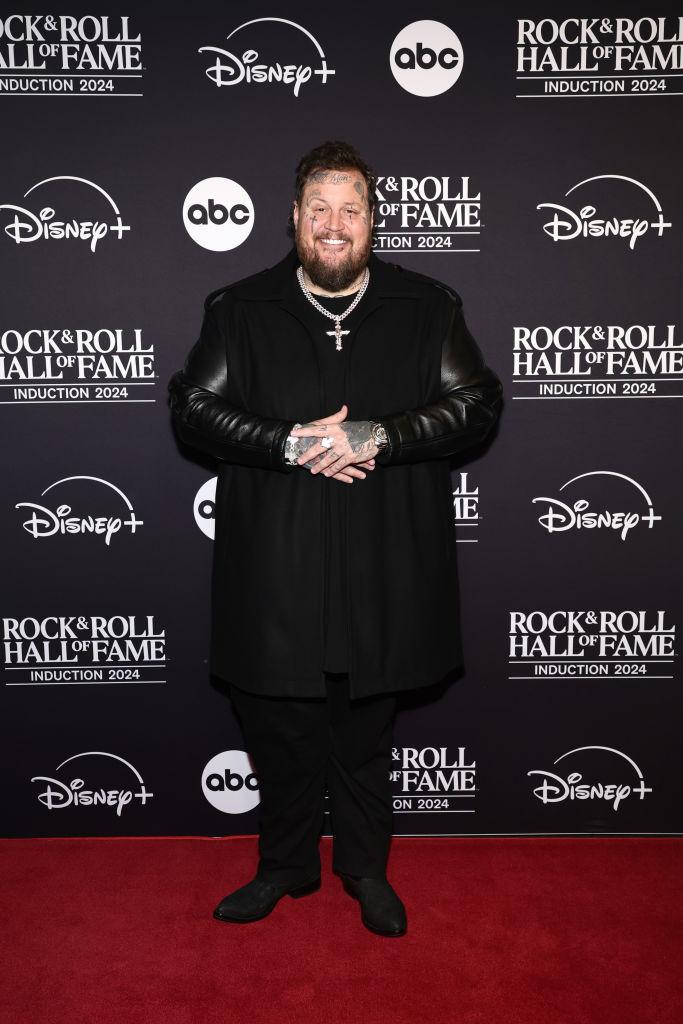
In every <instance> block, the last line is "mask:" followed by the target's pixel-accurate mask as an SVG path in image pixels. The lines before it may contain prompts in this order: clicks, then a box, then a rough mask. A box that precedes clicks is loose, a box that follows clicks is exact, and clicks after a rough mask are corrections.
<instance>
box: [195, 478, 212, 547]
mask: <svg viewBox="0 0 683 1024" xmlns="http://www.w3.org/2000/svg"><path fill="white" fill-rule="evenodd" d="M216 484H217V480H216V477H215V476H213V477H211V479H210V480H207V481H206V483H203V484H202V486H201V487H200V488H199V490H198V491H197V493H196V494H195V498H194V506H193V512H194V521H195V523H196V524H197V526H198V527H199V529H200V530H201V531H202V533H203V534H205V535H206V536H207V537H208V538H209V540H215V539H216Z"/></svg>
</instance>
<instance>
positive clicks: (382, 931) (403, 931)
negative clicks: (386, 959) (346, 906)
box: [342, 878, 408, 939]
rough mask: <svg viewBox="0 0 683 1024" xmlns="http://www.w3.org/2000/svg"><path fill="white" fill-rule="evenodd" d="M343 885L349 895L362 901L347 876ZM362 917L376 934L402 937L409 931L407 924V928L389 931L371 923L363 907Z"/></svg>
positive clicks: (368, 927)
mask: <svg viewBox="0 0 683 1024" xmlns="http://www.w3.org/2000/svg"><path fill="white" fill-rule="evenodd" d="M342 885H343V886H344V889H345V890H346V892H347V893H348V894H349V896H352V897H353V898H354V900H357V901H358V903H360V897H359V896H357V895H356V893H355V892H354V891H353V889H351V887H350V886H349V885H348V884H347V881H346V879H345V878H343V879H342ZM361 907H362V904H361ZM360 919H361V922H362V924H363V925H364V926H365V927H366V928H367V929H368V931H371V932H374V933H375V935H384V936H385V937H386V938H388V939H398V938H400V937H401V935H405V934H406V932H407V931H408V928H407V926H406V927H405V928H401V929H400V931H387V930H386V929H384V928H375V926H374V925H372V924H370V922H369V921H368V920H367V919H366V918H365V917H364V916H363V911H362V909H361V915H360Z"/></svg>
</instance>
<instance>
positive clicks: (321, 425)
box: [292, 404, 379, 483]
mask: <svg viewBox="0 0 683 1024" xmlns="http://www.w3.org/2000/svg"><path fill="white" fill-rule="evenodd" d="M348 411H349V410H348V406H347V405H345V404H344V405H342V407H341V409H340V410H339V411H338V412H336V413H333V414H332V415H331V416H325V417H323V418H321V419H319V420H312V421H311V422H310V423H304V424H303V425H302V426H300V427H295V428H294V429H293V430H292V436H293V437H299V438H301V444H302V446H303V444H304V443H305V444H306V447H305V449H304V450H303V451H302V454H301V455H300V456H299V460H298V461H299V465H300V466H301V465H303V466H306V467H308V468H310V471H311V473H323V474H324V475H325V476H328V477H335V478H336V479H339V480H343V481H344V482H345V483H351V482H352V478H353V477H360V478H361V479H364V478H365V473H364V472H362V471H361V470H359V469H357V468H356V467H358V466H363V467H365V468H368V469H374V467H375V461H374V460H375V455H377V453H378V451H379V448H378V447H377V445H376V444H375V442H374V441H373V438H372V422H371V421H370V420H347V421H346V422H343V421H344V420H345V418H346V414H347V413H348ZM323 437H331V438H332V439H333V441H334V444H333V445H332V447H331V448H325V447H323V445H322V444H321V443H320V439H321V438H323Z"/></svg>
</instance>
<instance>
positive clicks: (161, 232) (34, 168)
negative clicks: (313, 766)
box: [0, 0, 683, 836]
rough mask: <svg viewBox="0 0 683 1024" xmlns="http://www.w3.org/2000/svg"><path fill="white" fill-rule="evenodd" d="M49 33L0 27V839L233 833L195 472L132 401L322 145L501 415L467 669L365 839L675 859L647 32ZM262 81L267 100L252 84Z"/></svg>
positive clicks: (272, 245)
mask: <svg viewBox="0 0 683 1024" xmlns="http://www.w3.org/2000/svg"><path fill="white" fill-rule="evenodd" d="M95 6H96V7H97V10H96V11H95V14H93V10H94V8H95ZM12 9H13V10H15V9H16V8H12ZM62 10H63V11H66V14H59V13H57V14H55V15H52V16H45V15H40V16H38V15H33V14H31V15H22V16H15V17H10V16H9V15H2V16H1V18H0V23H1V24H2V32H1V33H0V116H1V117H2V138H3V143H4V146H3V161H2V171H1V181H2V192H1V195H0V224H1V225H2V232H1V234H0V256H1V258H2V282H3V287H2V296H3V301H2V323H1V325H0V339H1V349H0V372H1V376H0V385H1V387H0V392H1V393H0V401H1V404H2V410H1V415H2V423H3V438H4V440H5V443H4V445H3V449H2V463H3V464H2V480H3V501H2V506H1V509H0V517H1V526H2V544H3V558H2V564H3V583H2V609H1V614H2V630H3V636H2V640H3V645H2V670H3V672H2V674H3V688H2V698H3V709H2V723H3V726H2V727H3V743H2V750H3V758H4V761H5V765H4V772H3V780H4V785H3V792H4V795H5V797H6V811H5V830H4V831H5V833H6V834H7V835H10V836H30V835H34V836H43V835H84V834H85V835H88V834H91V835H109V834H128V835H145V834H209V835H224V834H243V833H253V832H254V831H255V829H256V811H255V809H254V808H255V805H256V802H257V800H258V790H257V780H256V779H255V778H254V777H253V774H252V773H251V770H250V766H249V763H248V761H247V760H246V755H245V754H244V752H243V747H244V744H243V739H242V736H241V734H240V730H239V728H238V725H237V723H236V721H235V720H234V718H233V717H232V715H231V712H230V705H229V701H228V699H227V697H226V694H225V692H224V690H223V689H222V688H221V686H220V685H219V682H218V681H217V680H215V679H212V678H211V677H210V676H209V673H208V668H207V664H208V642H209V634H208V624H209V606H208V601H209V574H210V565H211V550H212V541H211V529H212V488H213V486H214V485H215V469H214V467H213V466H212V465H211V464H209V463H203V462H200V461H197V460H194V459H191V458H188V457H186V456H185V455H184V454H183V455H181V454H180V452H179V451H178V448H177V445H176V443H175V440H174V438H173V435H172V432H171V428H170V422H169V416H168V408H167V405H166V383H167V381H168V378H169V377H170V375H171V374H172V372H173V371H174V370H175V369H177V368H178V367H179V366H180V365H181V363H182V360H183V359H184V357H185V355H186V353H187V351H188V349H189V347H190V346H191V345H192V343H193V342H194V340H195V339H196V337H197V333H198V330H199V325H200V321H201V312H202V305H201V304H202V301H203V298H204V296H205V295H206V294H207V293H208V292H209V291H211V290H212V289H214V288H217V287H219V286H221V285H222V284H225V283H227V282H229V281H232V280H236V279H238V278H240V277H243V276H245V275H247V274H249V273H252V272H255V271H257V270H259V269H262V268H263V267H265V266H268V265H272V264H273V263H275V262H276V261H277V260H279V259H280V258H281V257H282V256H283V255H284V253H285V252H286V251H287V249H288V248H289V246H290V244H291V243H290V239H289V238H288V236H287V234H286V221H287V214H288V209H289V204H290V203H291V199H292V193H293V179H294V169H295V166H296V163H297V161H298V159H299V157H300V156H301V154H302V153H304V152H305V151H307V150H308V149H310V148H311V147H312V146H314V145H317V144H318V143H320V142H322V141H323V140H324V139H327V138H342V139H347V140H348V141H351V142H352V143H353V144H354V145H356V146H357V147H358V148H359V149H360V151H361V152H362V153H363V154H364V156H365V157H366V159H367V160H368V161H369V162H370V164H371V165H372V166H373V167H374V169H375V171H376V173H377V174H378V175H380V176H381V178H382V181H381V182H380V195H381V198H382V206H381V207H380V211H379V213H380V216H378V218H377V221H378V224H379V225H380V226H379V227H378V230H377V233H376V241H375V250H376V252H377V253H378V255H379V256H381V257H382V256H383V257H384V258H385V259H392V260H395V261H397V262H400V263H402V264H403V265H405V266H406V267H410V268H413V269H416V270H418V271H420V272H423V273H427V274H430V275H432V276H434V277H436V278H439V279H441V280H444V281H447V282H449V283H450V284H452V285H453V286H455V287H456V288H457V290H458V291H459V292H460V294H461V295H462V296H463V299H464V304H465V313H466V316H467V320H468V324H469V326H470V329H471V330H472V332H473V334H474V335H475V337H476V338H477V340H478V342H479V344H480V346H481V348H482V350H483V351H484V353H485V355H486V357H487V360H488V361H489V363H490V364H491V366H492V367H493V368H494V369H495V370H496V371H497V372H498V373H499V375H500V376H501V378H502V379H503V382H504V387H505V398H506V405H505V409H504V411H503V415H502V419H501V423H500V429H499V431H498V435H497V437H496V439H495V442H494V443H493V445H492V446H491V447H490V449H489V450H488V451H487V452H486V453H485V455H484V456H482V457H479V458H477V459H473V458H469V459H465V458H463V459H462V461H461V463H460V464H458V465H455V466H454V470H453V492H454V515H455V517H456V520H457V527H456V528H457V536H458V541H459V544H458V555H459V570H458V573H459V585H460V591H461V597H462V629H463V645H464V650H465V661H466V666H465V672H464V674H463V675H462V676H461V677H460V678H459V679H458V680H457V681H456V682H455V683H453V684H452V685H451V686H450V687H448V688H446V689H438V688H436V689H435V690H434V691H433V692H429V693H427V692H422V693H419V694H417V695H412V696H411V697H410V698H409V699H408V701H407V702H406V705H405V706H404V707H403V708H402V710H401V712H400V714H399V717H398V719H397V724H396V750H395V755H396V759H395V772H394V782H395V793H396V803H395V811H396V816H395V831H396V833H397V834H416V835H423V834H424V835H433V834H491V833H493V834H533V833H550V834H561V833H594V832H604V833H639V834H650V833H673V832H677V831H679V830H680V805H681V801H680V777H681V748H680V741H679V733H680V720H681V719H680V712H681V696H680V679H679V678H678V673H677V671H676V665H677V662H676V632H677V629H678V627H679V623H680V610H681V609H680V593H679V587H678V586H677V583H678V574H679V565H680V547H679V545H678V543H677V541H678V540H679V537H680V525H679V524H680V505H681V486H680V468H679V467H680V456H679V448H678V444H677V442H678V440H679V433H678V429H677V427H678V423H679V416H678V410H679V406H678V405H677V402H676V399H678V398H680V397H681V395H682V394H683V388H682V383H681V324H680V316H681V312H682V306H681V298H680V294H681V290H680V267H681V246H680V237H681V235H680V230H681V229H680V225H681V190H680V157H681V145H680V141H681V116H680V111H681V99H680V97H681V95H683V85H681V83H682V82H683V77H681V72H682V70H683V69H682V67H681V65H682V63H683V60H682V55H681V54H682V44H681V39H682V38H683V35H682V30H681V23H680V22H681V19H679V17H678V16H677V14H676V13H675V12H674V11H673V10H672V9H669V10H668V11H667V9H666V6H665V5H663V4H660V5H656V10H655V8H653V7H650V6H648V5H645V4H643V3H639V4H633V3H623V2H621V3H619V4H614V3H611V2H610V3H607V2H606V3H604V4H602V5H596V4H590V5H588V4H552V5H550V4H545V5H543V4H524V5H515V4H505V5H503V4H500V5H496V4H491V3H480V4H476V5H470V6H467V5H457V6H453V5H452V4H447V3H438V2H437V3H433V4H430V5H429V7H428V8H427V9H425V11H424V12H422V10H421V11H420V12H419V13H418V12H417V8H416V6H415V5H412V4H407V3H400V2H392V3H375V4H373V5H372V8H371V9H370V8H368V7H367V6H366V5H360V4H359V5H356V6H355V7H353V6H352V8H349V7H348V6H347V7H345V8H344V9H343V10H336V9H334V10H332V9H322V8H320V5H317V4H312V3H290V4H288V5H287V8H286V13H281V14H277V17H275V14H276V13H277V12H275V14H274V12H273V11H272V9H269V8H268V6H266V7H262V6H260V5H258V4H256V5H254V4H246V3H213V2H201V3H198V4H195V5H194V6H193V7H192V8H189V7H188V6H187V5H173V4H168V3H167V4H163V5H161V4H159V5H152V4H137V5H134V6H131V7H124V6H122V5H118V4H116V3H114V2H113V0H112V2H110V3H107V4H104V5H101V4H99V5H88V6H85V7H79V6H77V5H74V4H70V5H68V6H66V7H64V8H59V11H62ZM190 11H191V13H190ZM370 14H371V15H372V17H370ZM423 14H424V17H425V19H428V20H429V21H430V22H436V23H439V24H437V25H436V26H435V25H433V24H432V25H425V24H417V25H416V24H415V23H416V22H417V21H419V20H420V19H421V18H422V16H423ZM107 19H108V20H107ZM126 19H127V20H126ZM264 19H265V20H264ZM247 22H250V23H251V24H245V23H247ZM235 30H237V31H235ZM399 33H402V36H401V38H400V39H399V40H398V41H397V42H396V44H395V45H394V40H396V37H397V36H398V35H399ZM228 35H230V39H227V38H226V37H227V36H228ZM453 36H455V37H456V38H455V39H454V38H453ZM202 47H211V48H213V49H211V50H204V51H202V50H200V48H202ZM219 51H223V52H219ZM226 51H229V53H231V54H232V55H233V56H232V57H230V56H229V54H228V53H227V52H226ZM245 54H246V56H245ZM321 54H322V56H321ZM257 55H258V56H257ZM434 61H438V64H437V68H431V67H430V66H429V65H430V63H432V62H434ZM323 62H324V63H323ZM411 63H413V64H415V63H417V65H418V66H417V67H414V66H413V67H411V66H410V65H411ZM278 64H279V65H290V64H291V65H293V66H295V67H298V68H301V69H303V71H301V72H299V75H300V79H302V80H300V81H299V83H298V86H296V87H295V85H296V83H293V82H287V81H280V82H277V81H271V82H269V83H261V82H258V81H254V80H253V77H254V75H253V74H252V73H251V72H253V69H254V67H255V66H256V65H264V66H266V67H275V68H276V67H277V65H278ZM392 65H393V69H394V70H395V71H396V74H394V70H392ZM399 65H402V67H401V68H400V69H399ZM420 65H422V66H420ZM323 66H324V67H326V68H327V70H328V72H330V71H334V73H333V74H331V73H328V74H322V75H321V74H319V73H317V72H318V71H319V70H320V69H321V67H323ZM245 67H246V69H247V72H249V73H248V74H247V73H244V68H245ZM306 68H309V69H311V73H310V75H309V73H308V72H307V71H306ZM240 75H242V76H243V77H242V79H241V81H236V82H235V84H230V82H231V81H233V79H236V78H239V77H240ZM217 83H222V84H217ZM420 92H423V93H424V92H431V93H435V94H433V95H419V94H418V93H420ZM212 178H223V179H229V180H228V182H227V184H226V183H225V182H211V181H207V179H212ZM201 183H204V184H201ZM193 189H194V191H193V193H192V196H191V197H190V198H189V199H188V200H187V202H186V197H188V194H189V193H190V191H191V190H193ZM245 193H246V199H245ZM190 206H192V207H193V209H192V211H191V212H188V210H189V207H190ZM201 207H203V208H204V210H205V211H209V210H210V211H211V216H209V214H208V213H205V216H206V217H208V219H209V221H210V220H211V218H213V225H212V224H211V223H209V224H205V225H202V224H201V223H198V221H201V219H202V214H201V209H200V208H201ZM222 208H225V209H230V211H231V219H230V221H228V222H227V223H220V221H221V219H222V217H223V214H222V212H221V209H222ZM184 210H185V216H184ZM60 222H61V223H62V224H64V223H66V224H67V225H70V226H71V229H72V230H75V231H76V232H77V233H78V234H79V235H80V236H81V237H66V238H64V237H58V236H59V234H60V230H59V228H58V224H59V223H60ZM93 222H95V224H96V225H100V227H95V228H94V229H93ZM606 223H607V225H608V227H611V229H612V230H611V231H610V233H609V234H607V235H606V234H605V230H604V226H605V224H606ZM582 226H583V227H582ZM188 229H189V230H188ZM93 232H94V235H95V237H94V238H93V237H92V235H93ZM211 246H213V248H212V247H211ZM596 517H597V518H596ZM581 787H587V788H585V789H582V788H581Z"/></svg>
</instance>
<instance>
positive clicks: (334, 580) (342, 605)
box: [297, 286, 367, 672]
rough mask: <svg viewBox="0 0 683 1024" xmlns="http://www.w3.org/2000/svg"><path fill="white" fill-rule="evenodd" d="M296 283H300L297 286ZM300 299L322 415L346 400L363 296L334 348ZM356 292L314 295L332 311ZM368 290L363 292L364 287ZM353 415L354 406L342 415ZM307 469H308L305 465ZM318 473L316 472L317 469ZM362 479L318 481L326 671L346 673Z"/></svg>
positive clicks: (327, 323) (319, 319) (324, 323)
mask: <svg viewBox="0 0 683 1024" xmlns="http://www.w3.org/2000/svg"><path fill="white" fill-rule="evenodd" d="M297 287H298V286H297ZM298 290H299V293H300V296H301V301H300V303H299V313H300V314H301V316H302V319H304V321H305V322H306V324H307V325H308V329H309V331H310V333H311V336H312V338H313V340H314V341H315V347H316V354H317V356H318V363H319V366H320V373H321V377H322V382H323V394H324V408H323V410H322V412H321V413H320V415H321V416H329V415H330V414H331V413H333V412H336V411H337V410H338V409H339V408H340V407H341V405H342V404H343V403H344V402H347V404H348V394H347V393H346V392H345V374H346V366H347V359H348V350H349V343H350V340H351V338H352V337H353V331H354V327H355V324H356V321H357V318H358V317H359V316H360V315H361V313H362V312H363V300H364V299H365V297H366V296H365V295H364V296H363V298H362V299H361V300H360V302H359V303H358V305H357V306H356V307H355V309H353V310H352V311H351V313H349V315H348V316H347V317H344V319H343V320H342V321H341V329H342V330H343V331H349V332H351V333H349V334H344V335H342V339H341V343H342V348H341V351H338V350H337V342H336V339H335V336H334V333H332V334H331V335H330V334H327V333H326V332H327V331H334V326H335V324H334V320H331V319H330V318H329V317H326V316H323V314H322V313H321V312H320V311H319V310H317V309H316V308H315V306H313V305H312V304H311V303H310V302H309V301H308V299H307V298H306V296H305V295H304V294H303V292H302V291H301V289H300V288H299V289H298ZM356 294H357V292H353V293H352V294H349V295H343V296H335V297H331V296H328V295H316V296H315V298H316V300H317V301H318V302H319V303H320V305H321V306H324V307H325V309H328V310H329V311H330V312H331V313H343V312H344V310H346V309H348V307H349V306H350V305H351V303H352V302H353V300H354V298H355V296H356ZM366 294H367V292H366ZM346 418H347V419H349V420H350V419H353V413H352V410H349V411H348V412H347V414H346ZM306 472H309V470H308V469H307V470H306ZM317 475H320V474H316V476H317ZM362 483H363V482H362V481H361V480H358V479H356V480H354V483H352V484H348V483H345V482H344V481H343V480H335V479H333V478H331V477H325V476H322V478H321V481H320V484H321V486H322V487H323V488H324V494H323V498H324V507H325V518H324V522H325V533H326V536H325V538H324V544H323V551H324V552H325V567H324V572H325V578H326V588H325V595H326V597H325V649H324V658H323V665H322V667H323V669H325V670H326V671H328V672H348V670H349V663H348V629H349V621H348V604H347V588H346V506H347V500H348V494H347V489H348V488H349V487H358V486H362Z"/></svg>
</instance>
